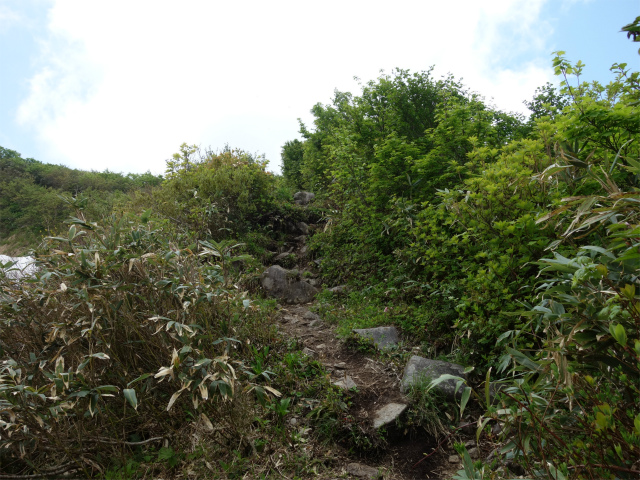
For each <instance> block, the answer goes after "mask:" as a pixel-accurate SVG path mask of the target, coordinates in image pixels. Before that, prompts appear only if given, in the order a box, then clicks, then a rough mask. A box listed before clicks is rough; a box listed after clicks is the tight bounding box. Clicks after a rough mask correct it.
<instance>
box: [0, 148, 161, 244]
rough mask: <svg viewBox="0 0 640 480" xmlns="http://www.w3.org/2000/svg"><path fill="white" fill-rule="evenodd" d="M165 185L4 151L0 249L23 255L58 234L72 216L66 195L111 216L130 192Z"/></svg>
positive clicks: (155, 179)
mask: <svg viewBox="0 0 640 480" xmlns="http://www.w3.org/2000/svg"><path fill="white" fill-rule="evenodd" d="M161 182H162V177H158V176H155V175H152V174H151V173H144V174H134V173H130V174H127V175H122V174H120V173H113V172H109V171H105V172H93V171H92V172H86V171H82V170H75V169H71V168H68V167H64V166H62V165H50V164H46V163H42V162H39V161H37V160H34V159H32V158H22V156H21V155H20V154H19V153H18V152H15V151H13V150H9V149H7V148H3V147H0V249H2V250H4V251H6V252H7V253H21V252H20V251H19V250H25V249H26V248H28V247H34V246H36V245H37V243H38V242H39V241H40V239H41V238H42V236H43V235H45V234H52V233H55V232H56V231H57V230H58V228H59V226H60V224H61V223H62V221H63V220H64V219H65V218H67V217H68V216H69V215H70V214H71V213H72V209H71V208H69V204H68V202H66V201H65V200H64V198H63V197H64V196H65V195H66V196H67V197H68V196H74V197H77V198H78V199H82V202H83V203H84V205H85V208H86V210H87V212H88V213H89V214H90V215H91V216H92V217H96V218H98V217H100V216H101V215H106V214H109V213H111V211H112V209H113V208H114V206H115V205H116V204H117V203H118V202H119V201H122V200H123V199H124V198H126V194H127V193H128V192H131V191H133V190H141V191H148V190H149V188H151V187H153V186H157V185H159V184H160V183H161ZM2 250H0V252H2V253H5V252H4V251H2ZM14 251H15V252H14Z"/></svg>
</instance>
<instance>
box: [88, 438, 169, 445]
mask: <svg viewBox="0 0 640 480" xmlns="http://www.w3.org/2000/svg"><path fill="white" fill-rule="evenodd" d="M86 440H88V441H90V442H98V443H109V444H112V445H128V446H137V445H146V444H147V443H151V442H156V441H158V440H164V437H153V438H148V439H147V440H142V441H141V442H122V441H119V440H112V439H110V438H100V437H97V438H96V437H94V438H87V439H86Z"/></svg>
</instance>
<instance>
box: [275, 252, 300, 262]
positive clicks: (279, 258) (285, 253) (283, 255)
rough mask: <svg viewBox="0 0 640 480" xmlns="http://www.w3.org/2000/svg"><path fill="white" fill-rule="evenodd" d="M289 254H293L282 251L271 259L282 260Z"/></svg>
mask: <svg viewBox="0 0 640 480" xmlns="http://www.w3.org/2000/svg"><path fill="white" fill-rule="evenodd" d="M289 255H295V254H293V253H291V252H290V251H289V252H283V253H281V254H279V255H277V256H276V258H274V259H273V261H274V262H281V261H282V260H284V259H285V258H287V257H288V256H289Z"/></svg>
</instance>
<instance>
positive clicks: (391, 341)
mask: <svg viewBox="0 0 640 480" xmlns="http://www.w3.org/2000/svg"><path fill="white" fill-rule="evenodd" d="M353 331H354V332H355V333H356V334H357V335H359V336H360V337H362V338H364V339H367V340H373V343H374V344H375V346H376V347H378V348H386V347H391V346H393V345H395V344H397V343H398V330H396V327H376V328H354V329H353Z"/></svg>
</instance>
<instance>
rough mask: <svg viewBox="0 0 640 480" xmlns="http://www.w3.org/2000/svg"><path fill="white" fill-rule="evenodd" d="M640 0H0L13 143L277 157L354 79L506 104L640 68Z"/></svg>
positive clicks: (152, 159) (65, 149)
mask: <svg viewBox="0 0 640 480" xmlns="http://www.w3.org/2000/svg"><path fill="white" fill-rule="evenodd" d="M638 6H639V2H638V0H591V1H589V0H485V1H477V0H469V1H467V0H455V1H450V2H444V1H438V2H436V1H427V0H423V1H418V0H412V1H403V0H395V1H393V2H392V1H390V0H387V1H384V2H383V1H376V0H366V1H354V0H340V1H332V0H323V1H316V2H303V1H300V0H297V1H279V0H271V1H264V0H262V1H233V2H232V1H230V0H227V1H225V2H222V1H214V0H208V1H204V0H200V1H197V0H181V1H180V2H178V1H177V0H174V1H162V0H149V1H145V0H127V1H120V0H110V1H108V2H107V1H102V2H99V1H87V0H77V1H75V0H0V146H3V147H6V148H11V149H13V150H17V151H18V152H20V153H22V155H23V157H32V158H36V159H37V160H40V161H43V162H47V163H61V164H65V165H68V166H71V167H74V168H81V169H86V170H104V169H109V170H111V171H117V172H144V171H147V170H150V171H152V172H153V173H163V171H164V167H165V160H166V159H167V158H169V157H170V156H171V155H172V154H173V153H174V152H177V151H178V148H179V146H180V144H181V143H183V142H187V143H189V144H197V145H200V146H202V147H212V148H213V149H214V150H215V149H221V148H222V147H224V145H225V144H229V145H230V146H231V147H238V148H242V149H244V150H247V151H249V152H252V153H264V154H265V155H266V157H267V159H268V160H270V162H271V164H270V169H271V170H274V171H279V168H280V166H279V164H280V149H281V146H282V145H283V143H284V142H286V141H287V140H292V139H294V138H299V133H298V130H299V128H298V121H297V118H301V119H302V120H303V121H304V122H305V123H306V124H308V125H310V124H311V123H312V116H311V115H310V114H309V110H310V109H311V107H312V106H313V105H314V104H315V103H318V102H321V103H328V102H329V101H330V100H331V97H332V95H333V91H334V89H336V88H337V89H339V90H346V91H351V92H353V93H357V92H358V85H357V83H356V82H355V81H354V80H353V77H354V76H357V77H359V78H361V79H362V80H363V81H367V80H370V79H374V78H376V77H377V76H378V75H379V72H380V70H381V69H384V70H385V71H387V72H390V71H391V70H392V69H393V68H395V67H399V68H403V69H409V70H411V71H419V70H426V69H428V68H429V66H431V65H435V67H436V70H435V71H436V76H440V75H446V74H447V73H448V72H451V73H452V74H453V75H454V76H455V77H457V78H462V79H463V83H464V84H465V85H466V86H468V87H469V88H471V89H472V90H474V91H477V92H479V93H481V94H482V95H484V96H485V97H487V98H488V99H490V98H493V102H494V103H495V105H497V106H498V107H499V108H501V109H504V110H509V111H520V112H523V113H525V112H526V108H525V107H524V106H523V104H522V101H523V100H525V99H530V98H531V97H532V95H533V92H534V90H535V88H536V87H538V86H540V85H543V84H544V83H545V82H547V81H554V82H555V79H554V77H553V72H552V69H551V61H550V60H551V52H552V51H555V50H565V51H567V57H568V58H569V59H571V60H574V61H575V60H578V59H581V60H582V61H583V62H584V63H586V64H587V68H586V71H585V77H586V78H587V79H598V80H600V81H603V82H606V81H608V80H609V79H610V78H611V76H610V74H609V71H608V69H609V67H610V66H611V64H612V63H614V62H627V63H629V64H630V66H633V69H634V70H638V64H639V59H640V57H639V56H638V54H637V51H638V44H633V43H632V42H631V41H630V40H627V38H626V35H625V34H623V33H620V32H619V31H620V28H621V27H622V26H623V25H625V24H627V23H630V22H631V21H633V19H634V18H635V17H636V16H637V15H639V14H640V9H639V8H638Z"/></svg>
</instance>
